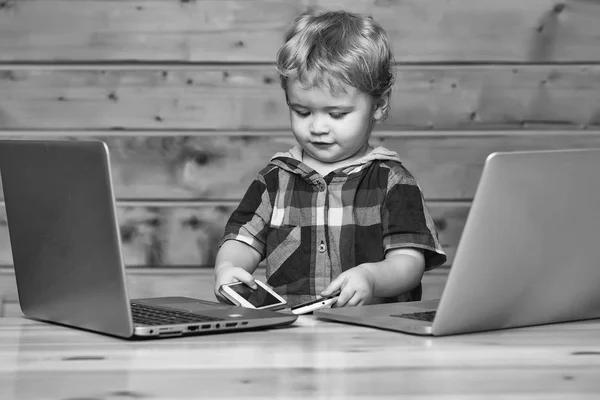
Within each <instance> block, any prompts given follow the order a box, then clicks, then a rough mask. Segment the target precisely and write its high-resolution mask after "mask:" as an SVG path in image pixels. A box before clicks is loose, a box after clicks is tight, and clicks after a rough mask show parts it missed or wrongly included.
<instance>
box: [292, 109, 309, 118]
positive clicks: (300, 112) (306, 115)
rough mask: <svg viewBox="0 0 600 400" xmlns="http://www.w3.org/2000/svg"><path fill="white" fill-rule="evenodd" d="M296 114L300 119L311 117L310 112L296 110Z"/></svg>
mask: <svg viewBox="0 0 600 400" xmlns="http://www.w3.org/2000/svg"><path fill="white" fill-rule="evenodd" d="M294 112H295V113H296V115H297V116H299V117H300V118H306V117H308V116H309V115H310V112H308V111H298V110H294Z"/></svg>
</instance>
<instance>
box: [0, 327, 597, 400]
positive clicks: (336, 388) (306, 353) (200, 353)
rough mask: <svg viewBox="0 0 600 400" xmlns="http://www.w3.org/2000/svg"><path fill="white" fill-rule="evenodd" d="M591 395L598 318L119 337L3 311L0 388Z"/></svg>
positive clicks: (191, 393) (140, 395)
mask: <svg viewBox="0 0 600 400" xmlns="http://www.w3.org/2000/svg"><path fill="white" fill-rule="evenodd" d="M484 395H485V396H487V397H490V398H510V399H532V398H536V399H540V398H543V399H574V398H589V399H597V398H599V396H600V321H598V320H596V321H587V322H578V323H568V324H556V325H547V326H538V327H531V328H522V329H512V330H504V331H496V332H487V333H478V334H470V335H460V336H452V337H444V338H427V337H418V336H411V335H405V334H400V333H395V332H389V331H383V330H377V329H371V328H363V327H358V326H351V325H343V324H336V323H330V322H324V321H320V320H317V319H315V318H314V317H312V316H302V317H300V318H299V319H298V321H297V322H296V323H294V324H293V325H292V326H290V327H287V328H278V329H271V330H263V331H250V332H237V333H225V334H214V335H206V336H195V337H184V338H174V339H161V340H152V341H141V342H139V341H137V342H131V341H125V340H120V339H116V338H112V337H108V336H103V335H99V334H95V333H90V332H85V331H81V330H75V329H69V328H64V327H60V326H55V325H49V324H44V323H40V322H36V321H31V320H28V319H24V318H0V399H2V400H9V399H32V400H34V399H57V400H58V399H60V400H67V399H68V400H73V399H87V400H92V399H108V400H117V399H118V400H124V399H159V400H160V399H209V398H210V399H212V398H215V399H225V398H235V399H246V398H254V399H268V398H298V399H305V398H310V399H313V398H319V399H322V398H353V399H398V398H427V399H430V398H438V397H443V398H465V397H470V398H473V399H477V398H481V397H482V396H484Z"/></svg>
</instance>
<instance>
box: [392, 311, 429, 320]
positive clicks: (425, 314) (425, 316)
mask: <svg viewBox="0 0 600 400" xmlns="http://www.w3.org/2000/svg"><path fill="white" fill-rule="evenodd" d="M392 317H398V318H408V319H416V320H419V321H428V322H432V321H433V318H434V317H435V310H434V311H420V312H414V313H406V314H396V315H392Z"/></svg>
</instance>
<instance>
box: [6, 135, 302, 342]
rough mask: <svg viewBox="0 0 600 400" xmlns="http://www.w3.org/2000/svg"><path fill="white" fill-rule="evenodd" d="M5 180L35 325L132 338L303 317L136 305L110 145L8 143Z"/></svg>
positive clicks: (173, 301) (23, 300)
mask: <svg viewBox="0 0 600 400" xmlns="http://www.w3.org/2000/svg"><path fill="white" fill-rule="evenodd" d="M0 173H1V176H2V184H3V189H4V199H5V205H6V213H7V220H8V228H9V234H10V242H11V248H12V255H13V261H14V267H15V276H16V280H17V289H18V296H19V303H20V306H21V309H22V311H23V314H25V316H27V317H31V318H35V319H39V320H43V321H47V322H54V323H59V324H63V325H68V326H72V327H77V328H83V329H87V330H91V331H96V332H100V333H105V334H109V335H114V336H119V337H123V338H133V337H146V338H158V337H167V336H179V335H186V334H201V333H214V332H226V331H233V330H244V329H252V328H265V327H273V326H279V325H287V324H290V323H292V322H294V321H295V320H296V318H297V317H296V316H295V315H293V314H285V313H281V312H275V311H265V310H254V309H248V308H243V307H234V306H227V305H222V304H219V303H217V302H209V301H203V300H197V299H192V298H187V297H162V298H148V299H138V300H133V301H130V299H129V296H128V294H127V288H126V280H125V268H124V266H123V260H122V256H121V243H120V234H119V226H118V224H117V219H116V213H115V201H114V195H113V188H112V181H111V173H110V162H109V152H108V147H107V146H106V144H105V143H103V142H101V141H62V140H40V141H30V140H0Z"/></svg>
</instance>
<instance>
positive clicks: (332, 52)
mask: <svg viewBox="0 0 600 400" xmlns="http://www.w3.org/2000/svg"><path fill="white" fill-rule="evenodd" d="M284 38H285V43H284V45H283V46H282V47H281V48H280V49H279V52H278V53H277V64H276V68H277V70H278V72H279V80H280V83H281V87H282V88H283V90H284V91H286V92H287V84H288V80H289V79H297V80H298V81H299V82H300V84H301V85H303V86H304V87H309V88H310V87H314V86H317V87H327V88H329V90H330V91H331V92H332V93H339V92H340V91H344V88H343V86H342V85H341V84H340V83H345V84H348V85H350V86H353V87H355V88H357V89H358V90H360V91H362V92H363V93H366V94H369V95H371V96H373V97H375V98H379V97H381V96H382V95H383V94H385V93H387V92H388V91H389V90H390V89H391V87H392V86H393V84H394V73H393V54H392V51H391V48H390V45H389V41H388V38H387V34H386V33H385V31H384V30H383V28H382V27H381V26H380V25H379V24H378V23H377V22H375V21H374V20H373V18H371V17H370V16H360V15H358V14H354V13H350V12H346V11H326V12H322V13H320V14H315V13H307V14H303V15H300V16H298V17H297V18H295V19H294V20H293V21H292V23H291V24H290V26H289V27H288V29H287V31H286V33H285V36H284Z"/></svg>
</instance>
